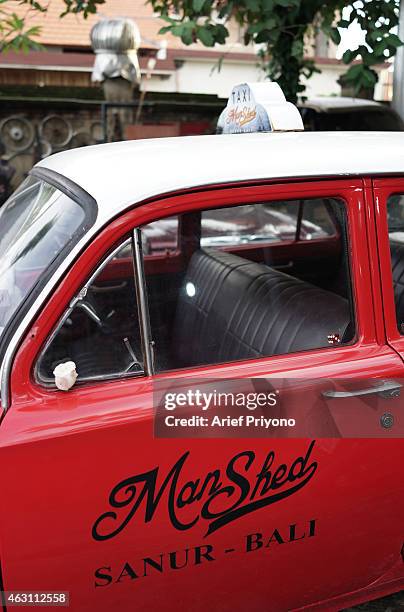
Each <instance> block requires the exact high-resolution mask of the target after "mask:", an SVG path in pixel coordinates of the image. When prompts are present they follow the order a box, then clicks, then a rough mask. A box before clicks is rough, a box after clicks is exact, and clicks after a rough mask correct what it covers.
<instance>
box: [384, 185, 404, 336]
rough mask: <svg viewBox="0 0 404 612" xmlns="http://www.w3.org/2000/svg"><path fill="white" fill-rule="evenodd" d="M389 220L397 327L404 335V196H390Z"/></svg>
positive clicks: (388, 202)
mask: <svg viewBox="0 0 404 612" xmlns="http://www.w3.org/2000/svg"><path fill="white" fill-rule="evenodd" d="M387 219H388V228H389V240H390V255H391V267H392V274H393V287H394V300H395V307H396V318H397V327H398V330H399V332H400V333H401V334H404V291H403V289H404V266H403V263H402V262H403V261H404V194H393V195H391V196H389V198H388V200H387Z"/></svg>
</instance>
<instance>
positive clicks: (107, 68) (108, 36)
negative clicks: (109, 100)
mask: <svg viewBox="0 0 404 612" xmlns="http://www.w3.org/2000/svg"><path fill="white" fill-rule="evenodd" d="M90 37H91V44H92V47H93V49H94V53H95V56H96V57H95V63H94V68H93V73H92V77H91V78H92V80H93V81H97V82H101V83H103V82H104V81H105V80H106V79H115V78H122V79H124V80H125V81H128V82H129V83H131V84H132V85H138V84H139V83H140V68H139V60H138V56H137V51H138V49H139V46H140V41H141V38H140V32H139V28H138V27H137V25H136V23H135V22H134V21H133V20H132V19H126V18H119V19H102V20H101V21H99V22H98V23H96V24H95V26H94V27H93V28H92V30H91V34H90Z"/></svg>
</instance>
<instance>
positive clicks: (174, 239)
mask: <svg viewBox="0 0 404 612" xmlns="http://www.w3.org/2000/svg"><path fill="white" fill-rule="evenodd" d="M142 245H143V253H144V255H164V254H165V253H171V252H175V251H176V250H177V249H178V217H169V218H168V219H160V221H156V222H155V223H150V224H148V225H145V226H144V227H143V234H142Z"/></svg>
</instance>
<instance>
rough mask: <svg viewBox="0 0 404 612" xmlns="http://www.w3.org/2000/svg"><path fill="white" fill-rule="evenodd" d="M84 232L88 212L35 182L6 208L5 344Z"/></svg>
mask: <svg viewBox="0 0 404 612" xmlns="http://www.w3.org/2000/svg"><path fill="white" fill-rule="evenodd" d="M84 230H85V210H84V209H83V208H82V207H81V206H80V205H79V204H77V203H76V202H74V201H73V200H72V199H70V198H69V197H68V196H66V195H64V194H63V193H62V192H61V191H59V190H58V189H56V187H52V186H51V185H49V184H48V183H46V182H44V181H42V180H39V179H37V178H34V177H28V178H27V179H26V180H25V181H24V183H23V184H22V185H21V186H20V188H19V189H18V190H17V191H16V192H15V193H14V194H13V195H12V196H11V198H10V199H9V200H7V202H6V203H5V204H4V205H3V206H2V207H1V208H0V340H1V335H2V333H3V332H4V329H5V328H6V326H7V324H8V323H10V321H11V320H12V318H13V316H14V315H15V314H16V312H17V310H18V309H19V308H20V306H21V305H22V304H23V303H24V301H25V300H26V298H27V296H28V294H30V293H31V291H32V290H33V289H34V288H35V287H36V286H37V285H38V283H39V282H40V280H41V279H42V278H43V277H44V276H45V274H46V271H47V270H48V269H49V266H50V265H51V264H52V262H53V261H54V260H55V259H56V258H57V257H58V256H59V255H60V254H61V253H62V252H65V250H66V249H70V248H71V247H72V246H73V244H74V243H75V242H76V241H77V240H78V238H79V236H81V235H82V233H83V231H84Z"/></svg>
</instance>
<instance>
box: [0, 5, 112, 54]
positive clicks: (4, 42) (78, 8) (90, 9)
mask: <svg viewBox="0 0 404 612" xmlns="http://www.w3.org/2000/svg"><path fill="white" fill-rule="evenodd" d="M104 2H105V0H64V3H65V5H66V8H65V10H64V11H63V13H62V14H61V17H63V16H64V15H67V14H68V13H82V15H83V17H84V18H86V17H88V15H90V14H92V13H96V12H97V8H98V5H100V4H104ZM18 3H19V4H20V5H23V6H26V8H27V11H26V14H25V16H24V17H21V16H19V15H17V13H16V12H15V11H13V10H12V8H10V2H9V0H0V51H3V52H5V51H10V50H12V51H23V52H25V53H27V52H28V51H29V50H30V49H42V46H41V45H40V44H39V43H38V42H36V41H35V38H38V36H40V33H41V28H40V27H39V26H34V27H30V28H29V27H26V17H27V15H28V13H29V11H38V12H42V13H43V12H46V10H47V6H46V3H45V0H43V1H42V2H38V1H37V0H18Z"/></svg>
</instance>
